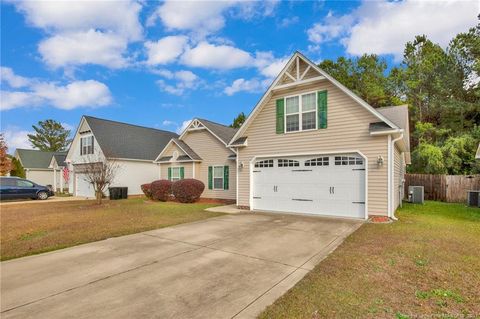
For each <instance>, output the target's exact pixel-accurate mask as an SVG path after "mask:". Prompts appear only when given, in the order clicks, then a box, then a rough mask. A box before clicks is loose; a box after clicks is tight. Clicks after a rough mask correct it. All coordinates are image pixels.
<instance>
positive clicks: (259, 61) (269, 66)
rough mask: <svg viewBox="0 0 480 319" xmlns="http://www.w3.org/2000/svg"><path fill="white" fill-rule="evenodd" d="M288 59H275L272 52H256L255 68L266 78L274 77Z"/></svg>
mask: <svg viewBox="0 0 480 319" xmlns="http://www.w3.org/2000/svg"><path fill="white" fill-rule="evenodd" d="M289 59H290V57H283V58H275V57H274V55H273V53H272V52H257V53H256V54H255V66H256V67H257V68H258V70H259V71H260V73H261V74H262V75H263V76H265V77H267V78H274V77H276V76H277V75H278V74H279V73H280V71H282V69H283V67H284V66H285V65H286V64H287V62H288V60H289Z"/></svg>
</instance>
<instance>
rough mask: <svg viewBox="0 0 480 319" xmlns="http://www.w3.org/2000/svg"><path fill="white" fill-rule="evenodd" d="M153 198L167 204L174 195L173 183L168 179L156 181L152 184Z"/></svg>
mask: <svg viewBox="0 0 480 319" xmlns="http://www.w3.org/2000/svg"><path fill="white" fill-rule="evenodd" d="M151 185H152V186H151V191H152V198H153V199H154V200H159V201H161V202H166V201H167V200H168V197H169V196H170V194H172V182H170V181H169V180H166V179H161V180H158V181H154V182H152V184H151Z"/></svg>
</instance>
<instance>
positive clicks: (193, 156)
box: [173, 138, 202, 161]
mask: <svg viewBox="0 0 480 319" xmlns="http://www.w3.org/2000/svg"><path fill="white" fill-rule="evenodd" d="M173 141H174V142H175V143H176V144H177V145H178V146H179V147H180V148H181V149H182V150H184V151H185V153H187V155H188V156H189V157H190V158H191V159H192V160H199V161H201V160H202V158H201V157H200V156H199V155H198V154H197V153H195V151H194V150H192V149H191V148H190V146H188V144H187V143H185V142H184V141H182V140H179V139H178V138H174V139H173Z"/></svg>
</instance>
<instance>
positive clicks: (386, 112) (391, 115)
mask: <svg viewBox="0 0 480 319" xmlns="http://www.w3.org/2000/svg"><path fill="white" fill-rule="evenodd" d="M376 110H377V111H378V112H380V113H381V114H383V116H385V117H386V118H388V119H389V120H390V121H392V122H393V123H395V125H397V126H398V127H399V128H400V129H403V133H404V139H405V143H406V144H407V148H408V150H410V127H409V123H408V105H406V104H404V105H397V106H386V107H379V108H377V109H376Z"/></svg>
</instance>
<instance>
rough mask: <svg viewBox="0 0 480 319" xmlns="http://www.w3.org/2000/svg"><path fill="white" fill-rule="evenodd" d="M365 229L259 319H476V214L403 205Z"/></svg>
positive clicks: (479, 258)
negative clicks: (391, 220) (391, 216)
mask: <svg viewBox="0 0 480 319" xmlns="http://www.w3.org/2000/svg"><path fill="white" fill-rule="evenodd" d="M396 216H397V217H398V218H399V221H397V222H395V223H390V224H365V225H363V226H362V227H361V228H360V229H359V230H358V231H356V232H355V233H354V234H352V235H351V236H350V237H349V238H347V239H346V240H345V242H344V243H343V244H342V245H341V246H340V247H339V248H338V249H337V250H336V251H334V252H333V253H332V254H331V255H330V256H329V257H327V259H325V260H324V261H323V262H321V263H320V264H319V265H317V267H315V269H314V270H312V271H311V272H310V273H309V274H307V276H305V278H304V279H303V280H301V281H300V282H299V283H298V284H297V285H296V286H295V287H293V288H292V289H291V290H290V291H288V292H287V293H286V294H285V295H284V296H283V297H281V298H280V299H278V300H277V301H276V302H275V303H274V304H273V305H271V306H270V307H268V308H267V309H266V310H265V311H264V312H263V313H262V314H261V315H260V318H423V317H425V318H427V317H428V318H464V317H472V318H477V317H479V316H480V303H479V302H478V301H479V300H480V209H478V208H469V207H466V206H465V205H464V204H448V203H441V202H431V201H430V202H426V203H425V205H414V204H405V205H404V207H403V208H401V209H399V210H398V211H397V213H396Z"/></svg>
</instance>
